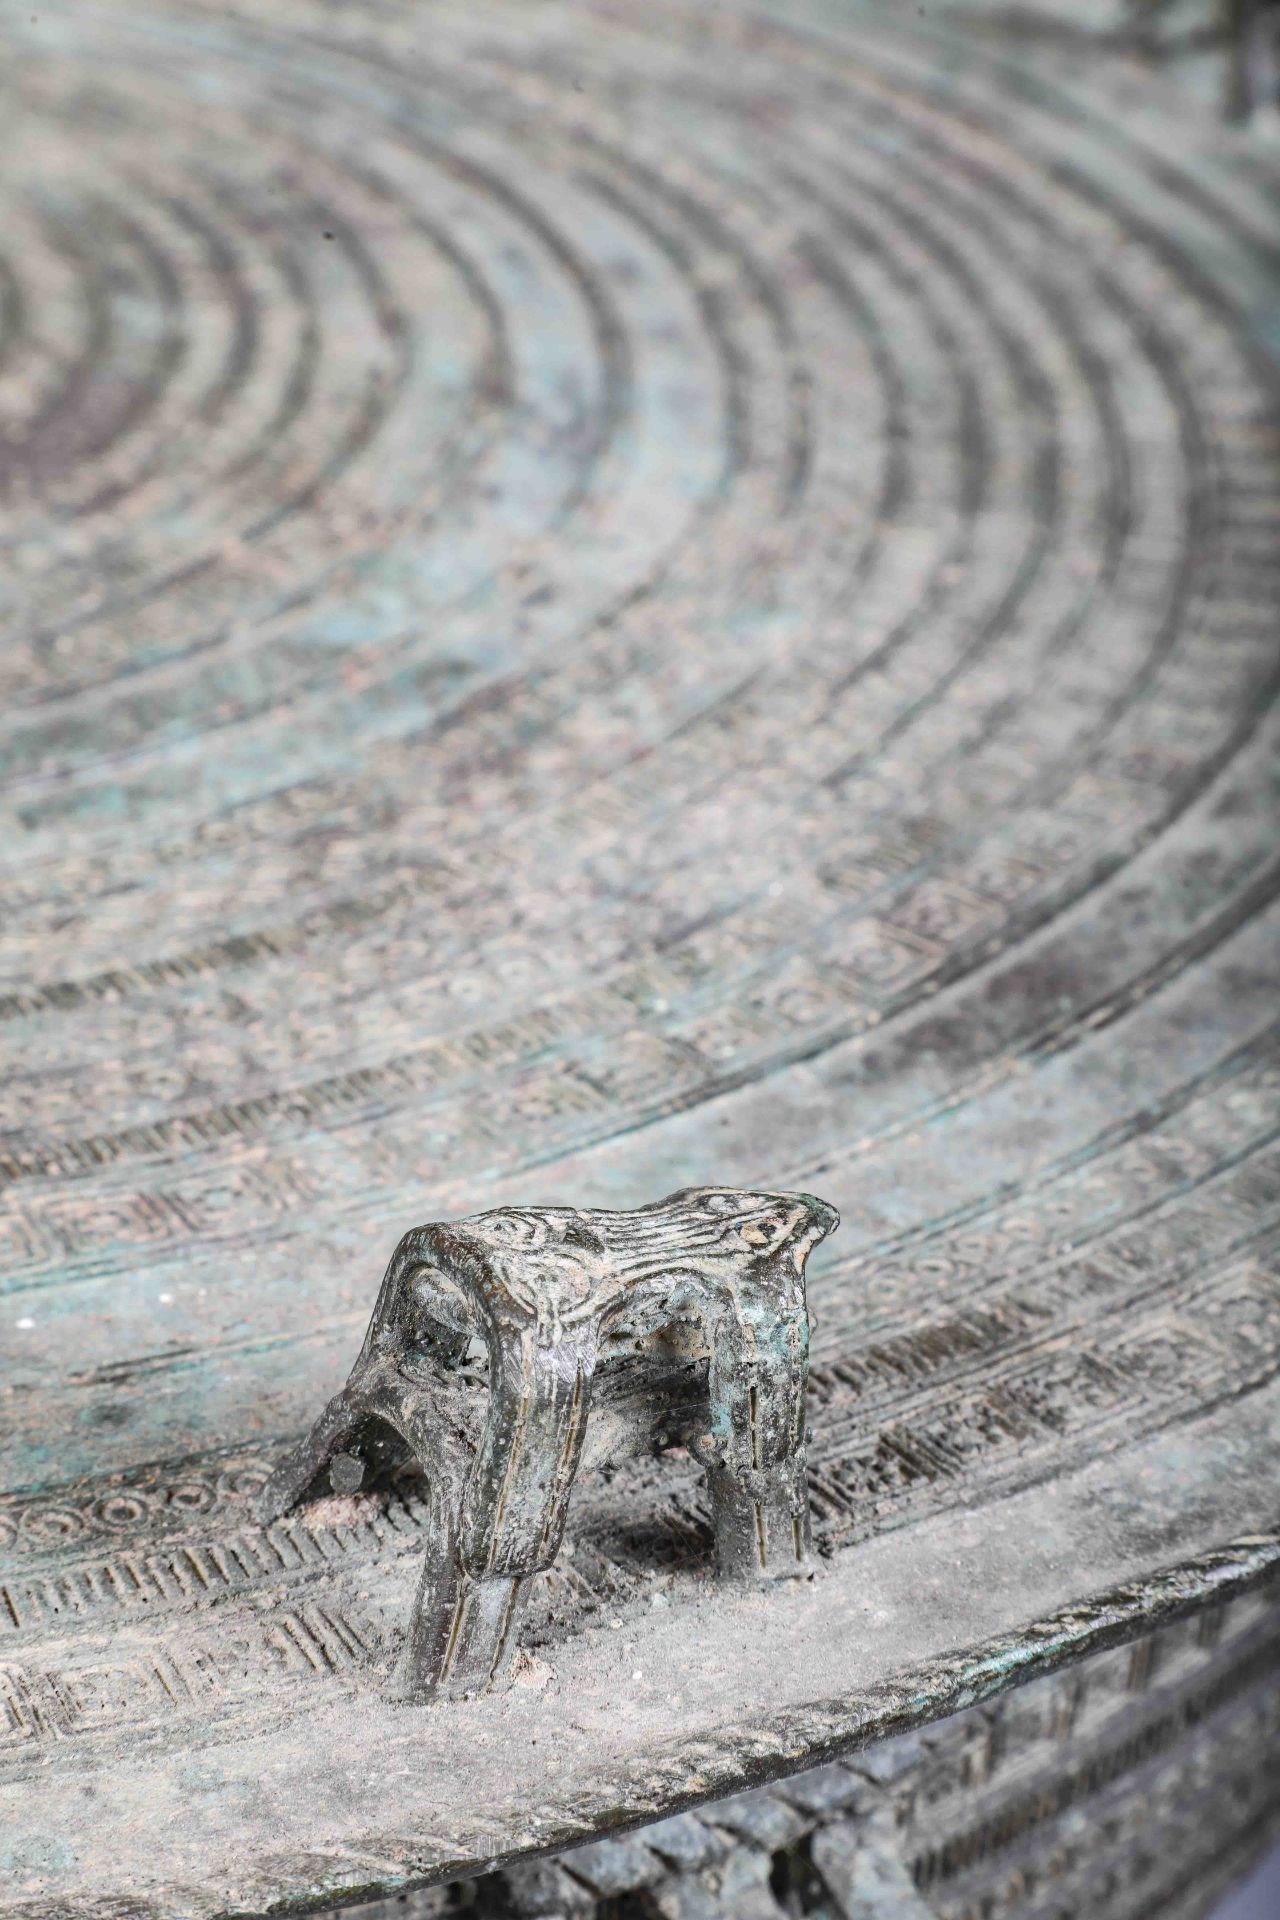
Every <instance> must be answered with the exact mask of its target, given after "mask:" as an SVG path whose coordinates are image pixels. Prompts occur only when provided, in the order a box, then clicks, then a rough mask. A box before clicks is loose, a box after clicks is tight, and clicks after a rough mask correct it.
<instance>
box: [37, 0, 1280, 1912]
mask: <svg viewBox="0 0 1280 1920" xmlns="http://www.w3.org/2000/svg"><path fill="white" fill-rule="evenodd" d="M969 11H970V13H971V14H972V15H973V17H974V19H976V18H977V16H978V14H979V12H981V13H983V14H984V16H985V19H986V23H987V24H986V25H985V26H982V25H974V24H972V23H969V24H963V23H961V24H957V22H958V21H959V14H958V13H957V14H956V15H955V16H954V17H951V16H949V15H948V11H947V9H946V8H945V7H944V6H943V0H930V4H928V5H925V6H923V8H921V7H919V6H916V5H913V4H905V5H896V4H894V5H891V4H887V3H886V0H867V3H866V4H855V0H786V4H785V5H784V4H783V0H759V4H752V5H750V6H748V5H747V4H746V0H705V3H704V0H650V3H649V4H646V5H644V6H638V5H630V4H615V0H469V3H468V4H465V5H463V4H453V0H429V3H425V0H424V3H423V4H408V0H356V3H354V4H351V5H330V4H323V3H322V0H237V4H236V5H235V6H234V7H228V6H226V5H225V4H223V3H222V0H30V4H29V5H24V6H12V7H9V8H7V9H5V10H4V12H3V15H2V17H0V30H2V31H3V34H4V38H5V47H4V52H3V56H2V57H0V90H2V92H3V99H2V100H0V594H3V596H4V600H3V605H4V618H5V621H6V644H5V647H4V649H3V650H2V651H0V1050H2V1051H3V1058H4V1072H3V1077H2V1079H0V1285H2V1286H3V1304H2V1305H0V1342H2V1343H3V1360H2V1362H0V1396H2V1397H0V1486H3V1488H4V1489H5V1490H6V1491H5V1492H4V1494H3V1497H2V1498H0V1885H2V1886H3V1893H2V1894H0V1909H3V1911H4V1912H5V1913H6V1914H8V1913H11V1912H13V1911H18V1912H22V1911H24V1910H25V1912H26V1914H28V1915H39V1920H51V1917H52V1916H54V1915H57V1916H63V1915H71V1916H76V1920H83V1916H85V1915H92V1914H94V1912H95V1909H96V1910H97V1912H98V1913H99V1914H102V1915H111V1916H112V1920H118V1916H119V1915H121V1914H128V1915H129V1916H130V1920H134V1916H135V1915H139V1914H141V1915H145V1916H147V1920H213V1916H216V1915H220V1914H242V1913H263V1912H265V1911H267V1910H268V1909H270V1908H272V1907H276V1908H277V1909H280V1908H284V1909H288V1908H289V1907H290V1906H293V1907H297V1908H303V1907H305V1906H306V1904H307V1903H308V1902H310V1903H322V1902H324V1901H325V1900H330V1899H332V1900H337V1899H338V1898H340V1897H346V1896H351V1895H354V1894H355V1893H356V1892H358V1891H361V1890H366V1889H367V1890H371V1891H384V1892H394V1891H395V1890H396V1889H397V1888H400V1887H403V1886H406V1885H409V1884H412V1883H414V1882H416V1881H427V1880H440V1881H448V1880H451V1879H454V1878H457V1877H458V1876H459V1875H462V1874H464V1873H469V1872H474V1871H477V1870H479V1869H481V1868H483V1867H484V1866H485V1864H486V1863H487V1862H489V1861H491V1860H493V1859H495V1858H503V1859H507V1858H511V1857H513V1856H517V1855H524V1854H529V1855H532V1854H534V1853H537V1852H539V1851H546V1850H550V1849H558V1848H562V1847H565V1846H569V1845H572V1844H576V1843H578V1842H581V1841H585V1840H587V1839H594V1838H597V1837H599V1836H602V1835H606V1834H609V1833H611V1832H614V1831H615V1830H616V1829H617V1828H618V1826H619V1823H620V1822H622V1821H624V1820H627V1819H635V1820H639V1819H641V1818H650V1817H653V1818H656V1817H660V1816H661V1817H665V1816H666V1815H669V1814H671V1813H672V1812H673V1811H675V1810H677V1809H678V1808H680V1807H683V1806H689V1805H693V1804H695V1803H696V1804H702V1803H704V1802H707V1801H709V1800H711V1799H713V1798H716V1797H719V1796H723V1795H725V1794H732V1793H736V1792H738V1791H739V1790H740V1789H742V1788H743V1787H744V1786H746V1785H748V1784H753V1783H768V1782H770V1781H772V1780H775V1779H781V1778H783V1777H784V1776H787V1775H789V1774H791V1773H794V1772H797V1771H799V1770H802V1769H804V1768H807V1767H810V1766H812V1765H813V1764H815V1763H817V1762H818V1761H820V1760H822V1759H823V1758H824V1756H827V1755H829V1754H833V1753H836V1752H845V1751H846V1750H852V1749H854V1748H856V1747H858V1746H859V1745H860V1744H861V1743H865V1742H867V1741H869V1740H873V1739H879V1738H881V1737H885V1736H887V1735H889V1734H891V1733H897V1732H901V1731H903V1730H904V1729H906V1728H910V1727H920V1726H924V1725H926V1724H927V1723H929V1722H931V1721H933V1720H934V1719H936V1718H937V1717H938V1716H940V1715H943V1714H946V1713H949V1712H951V1711H952V1710H954V1709H968V1708H969V1707H971V1706H973V1705H974V1704H975V1702H976V1701H979V1700H981V1699H985V1698H987V1697H988V1696H990V1695H992V1694H994V1693H996V1692H999V1691H1000V1690H1001V1689H1004V1688H1007V1687H1009V1686H1011V1685H1012V1684H1013V1683H1014V1682H1016V1681H1020V1680H1022V1679H1027V1678H1032V1677H1035V1676H1037V1675H1040V1674H1042V1673H1043V1672H1045V1671H1047V1670H1048V1669H1050V1668H1052V1667H1054V1666H1057V1665H1061V1664H1062V1663H1064V1662H1067V1661H1069V1660H1071V1659H1073V1658H1074V1657H1075V1656H1077V1655H1081V1656H1083V1655H1084V1654H1085V1653H1087V1652H1090V1651H1096V1650H1097V1648H1098V1646H1099V1644H1100V1643H1101V1642H1104V1641H1108V1640H1118V1639H1121V1638H1124V1637H1125V1636H1129V1637H1135V1636H1140V1635H1144V1634H1146V1633H1148V1632H1150V1631H1151V1630H1152V1629H1153V1628H1155V1627H1156V1626H1157V1625H1158V1624H1159V1622H1160V1621H1161V1620H1165V1619H1170V1618H1172V1616H1173V1615H1174V1614H1176V1613H1178V1612H1179V1610H1182V1611H1187V1612H1194V1611H1195V1610H1196V1609H1198V1608H1200V1607H1201V1606H1203V1605H1206V1604H1207V1603H1208V1602H1209V1601H1210V1600H1211V1599H1212V1598H1213V1597H1214V1596H1215V1595H1217V1596H1221V1595H1222V1594H1223V1592H1224V1590H1227V1589H1229V1590H1232V1591H1234V1590H1236V1589H1237V1588H1241V1587H1244V1586H1248V1585H1250V1584H1251V1583H1258V1582H1260V1581H1262V1580H1263V1579H1264V1578H1265V1577H1266V1576H1267V1575H1268V1573H1269V1571H1270V1569H1271V1568H1272V1567H1273V1566H1274V1564H1275V1562H1276V1557H1277V1547H1276V1533H1275V1529H1276V1520H1277V1515H1276V1493H1275V1487H1276V1474H1275V1459H1276V1441H1275V1435H1276V1429H1277V1421H1278V1419H1280V1376H1278V1373H1277V1369H1278V1367H1280V1128H1278V1111H1277V1110H1278V1106H1280V1102H1278V1101H1277V1090H1278V1088H1280V1028H1278V1027H1277V992H1276V989H1277V966H1278V959H1280V937H1278V936H1280V857H1278V856H1280V836H1278V835H1277V829H1276V781H1275V765H1276V745H1277V736H1278V734H1280V715H1278V711H1277V708H1276V705H1275V701H1274V695H1275V691H1276V686H1277V672H1278V669H1277V656H1276V630H1277V610H1278V607H1280V564H1278V559H1277V528H1278V527H1280V465H1278V460H1280V416H1278V409H1277V354H1278V347H1277V342H1278V341H1280V322H1278V320H1277V315H1278V314H1280V293H1278V291H1277V288H1278V282H1280V257H1278V250H1277V243H1276V206H1277V204H1278V203H1280V150H1277V149H1274V148H1270V147H1268V146H1266V145H1265V144H1264V143H1262V142H1260V141H1253V140H1251V139H1250V138H1249V137H1248V136H1246V135H1245V134H1243V133H1241V132H1239V131H1237V130H1233V129H1232V128H1229V127H1224V126H1222V125H1221V124H1219V123H1218V121H1217V120H1216V118H1215V116H1214V114H1213V113H1206V114H1205V115H1204V116H1203V117H1197V114H1196V112H1195V110H1194V108H1193V107H1192V106H1190V105H1189V104H1188V102H1187V101H1186V99H1185V98H1184V97H1183V96H1181V95H1178V96H1173V95H1171V94H1170V93H1169V92H1167V91H1166V89H1165V87H1164V85H1163V83H1162V82H1161V81H1160V79H1159V78H1158V76H1153V75H1152V74H1150V73H1144V71H1143V69H1142V68H1141V66H1140V64H1137V63H1135V62H1133V61H1132V60H1125V59H1123V58H1121V57H1120V56H1118V55H1117V56H1115V57H1114V58H1113V57H1112V56H1110V55H1108V56H1107V57H1106V59H1103V57H1102V56H1101V55H1097V56H1095V53H1094V51H1093V50H1091V49H1090V47H1089V46H1088V45H1087V44H1086V41H1087V36H1086V35H1084V34H1082V33H1077V34H1076V35H1074V36H1068V35H1057V36H1040V37H1037V36H1034V35H1029V34H1028V35H1024V36H1022V37H1020V38H1018V39H1017V40H1016V41H1014V40H1011V39H1010V38H1008V37H1007V36H1006V35H1004V34H1003V33H1002V32H1001V31H997V25H998V22H997V21H996V16H995V14H994V13H993V12H992V10H991V9H990V8H983V9H979V8H977V7H976V6H975V7H973V8H971V9H970V10H969ZM708 1178H714V1179H715V1180H717V1181H723V1182H724V1183H726V1184H727V1185H730V1186H732V1187H734V1188H740V1189H742V1190H744V1191H748V1192H762V1191H772V1190H774V1189H795V1190H799V1191H806V1192H813V1191H816V1192H818V1193H821V1194H823V1195H824V1196H828V1197H829V1198H830V1200H831V1201H832V1203H833V1204H834V1205H836V1206H837V1207H838V1208H839V1210H840V1213H841V1216H842V1220H843V1225H842V1228H841V1231H840V1233H839V1235H838V1236H836V1237H834V1238H833V1239H831V1240H829V1241H827V1242H825V1243H824V1244H823V1245H821V1246H819V1247H817V1248H816V1250H815V1252H814V1254H813V1257H812V1259H811V1260H810V1263H809V1267H808V1271H807V1290H808V1303H809V1307H810V1311H811V1314H812V1318H813V1338H812V1348H811V1353H810V1368H809V1387H808V1425H809V1427H810V1428H811V1430H812V1438H811V1439H810V1440H809V1442H808V1448H807V1451H808V1460H807V1481H808V1495H809V1524H810V1529H811V1537H812V1542H813V1549H814V1552H815V1554H816V1555H817V1556H819V1558H820V1559H821V1561H822V1572H821V1575H820V1577H818V1578H816V1579H814V1580H811V1581H810V1580H781V1581H778V1582H775V1583H770V1584H769V1585H767V1586H761V1585H758V1584H755V1583H750V1582H735V1581H727V1582H720V1581H717V1579H716V1577H715V1569H714V1537H715V1534H714V1524H713V1514H712V1510H711V1507H710V1504H709V1501H708V1487H707V1480H706V1475H705V1473H704V1471H703V1469H702V1468H701V1467H700V1465H699V1463H698V1462H697V1460H696V1459H695V1458H693V1457H689V1458H685V1459H682V1458H681V1457H680V1451H681V1450H679V1449H676V1450H674V1451H673V1452H672V1453H671V1454H669V1455H668V1456H667V1457H666V1458H664V1459H660V1460H656V1461H655V1460H654V1459H652V1458H651V1457H649V1456H645V1455H637V1456H634V1457H632V1458H629V1459H623V1460H621V1461H620V1462H618V1463H617V1464H614V1465H609V1464H604V1463H602V1464H600V1465H599V1466H595V1467H591V1466H587V1465H584V1466H583V1468H582V1469H581V1471H580V1472H579V1474H578V1476H577V1479H576V1481H575V1485H574V1488H573V1492H572V1496H571V1501H570V1507H569V1515H568V1521H567V1524H566V1528H565V1533H564V1538H563V1541H562V1544H561V1547H560V1551H559V1553H558V1554H557V1556H556V1558H555V1561H554V1564H553V1565H552V1566H551V1567H550V1568H548V1569H547V1571H546V1572H545V1573H543V1574H540V1575H539V1577H538V1579H537V1580H536V1581H535V1582H534V1583H533V1586H532V1589H531V1591H530V1594H529V1598H528V1603H527V1606H526V1608H525V1611H524V1614H523V1616H522V1620H521V1626H520V1655H519V1657H518V1658H517V1660H516V1661H515V1665H514V1672H513V1679H514V1681H515V1682H516V1683H517V1684H513V1685H512V1686H510V1687H509V1688H507V1689H505V1690H503V1691H501V1692H492V1693H485V1694H482V1695H480V1696H478V1697H477V1698H475V1699H471V1700H458V1699H449V1698H442V1699H439V1700H436V1701H433V1702H432V1704H431V1705H430V1707H429V1708H426V1709H424V1708H423V1707H421V1706H419V1705H413V1704H406V1703H401V1702H395V1701H389V1700H388V1698H387V1689H386V1680H385V1676H384V1675H383V1673H382V1672H381V1670H380V1667H381V1663H382V1662H383V1661H384V1658H385V1650H387V1649H394V1648H397V1647H399V1646H400V1645H401V1644H402V1642H403V1637H404V1630H405V1623H406V1621H407V1620H408V1619H409V1618H410V1616H411V1612H412V1608H413V1603H414V1594H415V1591H416V1587H417V1583H418V1581H419V1579H420V1576H421V1570H422V1566H423V1562H424V1559H425V1557H426V1553H427V1546H428V1541H429V1540H430V1539H431V1538H433V1537H434V1536H433V1533H432V1528H433V1525H434V1521H433V1515H432V1508H431V1488H430V1485H429V1484H428V1482H427V1480H426V1479H424V1477H423V1475H422V1473H421V1472H420V1471H419V1470H418V1469H417V1468H416V1467H415V1465H414V1463H413V1462H412V1461H411V1460H407V1459H406V1460H405V1461H403V1462H401V1463H400V1464H399V1465H398V1466H391V1465H390V1463H389V1464H388V1471H387V1472H386V1473H385V1474H382V1475H380V1476H379V1477H377V1478H375V1479H373V1480H372V1482H371V1483H370V1484H368V1485H365V1484H361V1485H359V1486H356V1485H355V1479H354V1476H355V1468H354V1464H350V1465H348V1466H347V1467H346V1470H345V1473H344V1468H343V1466H341V1465H340V1466H339V1468H338V1472H337V1480H338V1485H339V1489H341V1488H344V1487H345V1489H346V1490H345V1491H342V1490H333V1489H332V1488H331V1490H330V1491H329V1492H328V1493H327V1494H325V1495H324V1496H323V1497H320V1498H316V1499H310V1500H308V1501H307V1502H305V1503H304V1504H303V1505H301V1506H300V1507H299V1508H297V1509H296V1510H295V1511H291V1512H290V1513H288V1514H284V1515H282V1516H281V1517H279V1518H277V1519H274V1520H271V1521H269V1522H265V1523H264V1521H263V1520H262V1518H261V1516H260V1513H259V1507H258V1503H259V1501H260V1498H261V1495H262V1492H263V1489H264V1486H265V1484H266V1482H267V1480H268V1479H269V1478H270V1475H271V1473H272V1472H273V1471H274V1470H275V1468H276V1467H277V1465H278V1464H279V1463H280V1461H281V1460H282V1459H284V1458H285V1457H286V1456H287V1455H288V1452H289V1450H290V1449H291V1448H292V1447H294V1446H296V1445H298V1444H299V1443H300V1442H301V1441H302V1440H303V1438H304V1437H305V1435H306V1434H307V1432H308V1431H309V1429H310V1427H311V1426H312V1424H313V1422H314V1420H315V1418H316V1414H317V1412H318V1410H319V1409H321V1408H323V1407H324V1406H325V1405H326V1403H327V1402H328V1401H329V1400H330V1398H331V1397H332V1396H333V1395H334V1394H335V1393H336V1392H338V1391H339V1390H340V1389H341V1386H342V1382H343V1380H344V1378H345V1377H346V1376H347V1373H348V1371H349V1369H350V1366H351V1362H352V1359H353V1356H354V1355H355V1353H356V1352H357V1350H358V1347H359V1343H360V1339H361V1336H362V1333H363V1331H364V1329H365V1327H366V1326H367V1324H368V1317H369V1309H370V1299H369V1292H368V1289H369V1286H370V1282H371V1280H372V1278H373V1277H374V1276H375V1275H376V1274H377V1273H378V1272H379V1271H380V1270H381V1268H382V1266H383V1264H384V1262H385V1260H386V1258H387V1254H388V1251H389V1249H390V1248H391V1247H392V1245H393V1244H394V1242H395V1240H396V1237H397V1235H398V1234H399V1233H400V1232H402V1230H403V1228H404V1226H405V1225H406V1224H407V1223H410V1222H416V1221H423V1220H445V1219H456V1218H462V1217H467V1216H472V1215H474V1214H477V1213H480V1212H492V1211H493V1210H495V1209H501V1208H504V1207H511V1206H518V1205H519V1204H520V1203H521V1202H523V1201H526V1200H528V1199H530V1198H538V1197H555V1196H567V1197H568V1198H569V1199H571V1200H572V1201H573V1202H575V1203H576V1204H577V1205H580V1206H581V1207H583V1208H584V1209H587V1210H591V1211H595V1210H611V1209H612V1210H619V1211H625V1210H627V1209H632V1208H636V1207H639V1206H641V1205H642V1204H643V1203H644V1202H646V1201H648V1200H651V1199H652V1198H653V1197H654V1196H656V1195H659V1194H664V1193H668V1192H671V1191H674V1190H676V1189H679V1188H682V1187H686V1186H688V1185H690V1184H691V1183H693V1182H695V1181H699V1180H705V1179H708ZM646 1399H647V1395H646ZM604 1405H605V1403H604V1401H603V1399H602V1400H601V1401H600V1404H599V1406H598V1407H597V1413H598V1412H600V1411H601V1410H602V1409H603V1408H604ZM595 1418H596V1415H595V1414H593V1416H592V1422H594V1420H595ZM591 1430H592V1429H591V1423H589V1426H588V1436H589V1437H590V1433H591ZM602 1431H603V1429H602ZM659 1437H662V1436H659Z"/></svg>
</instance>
